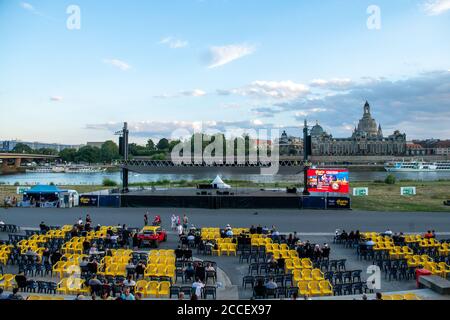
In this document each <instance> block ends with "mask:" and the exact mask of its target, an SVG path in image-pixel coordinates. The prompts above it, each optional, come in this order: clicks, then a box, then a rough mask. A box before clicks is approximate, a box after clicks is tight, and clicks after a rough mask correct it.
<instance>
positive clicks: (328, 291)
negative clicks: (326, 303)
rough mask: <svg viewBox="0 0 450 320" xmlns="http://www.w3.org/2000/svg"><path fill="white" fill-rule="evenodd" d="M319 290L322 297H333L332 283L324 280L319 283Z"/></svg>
mask: <svg viewBox="0 0 450 320" xmlns="http://www.w3.org/2000/svg"><path fill="white" fill-rule="evenodd" d="M319 288H320V292H321V295H322V296H332V295H333V286H332V285H331V283H330V281H328V280H323V281H320V282H319Z"/></svg>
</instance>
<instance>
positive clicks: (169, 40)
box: [159, 37, 189, 49]
mask: <svg viewBox="0 0 450 320" xmlns="http://www.w3.org/2000/svg"><path fill="white" fill-rule="evenodd" d="M159 43H160V44H164V45H167V46H168V47H169V48H171V49H180V48H184V47H187V46H188V45H189V42H188V41H186V40H181V39H177V38H173V37H166V38H164V39H162V40H161V41H160V42H159Z"/></svg>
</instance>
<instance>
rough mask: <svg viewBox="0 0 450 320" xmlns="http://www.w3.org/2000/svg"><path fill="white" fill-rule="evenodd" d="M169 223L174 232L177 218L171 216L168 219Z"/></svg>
mask: <svg viewBox="0 0 450 320" xmlns="http://www.w3.org/2000/svg"><path fill="white" fill-rule="evenodd" d="M170 222H171V228H172V231H175V230H176V229H177V217H176V216H175V215H174V214H172V217H171V218H170Z"/></svg>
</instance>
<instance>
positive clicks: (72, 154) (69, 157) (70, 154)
mask: <svg viewBox="0 0 450 320" xmlns="http://www.w3.org/2000/svg"><path fill="white" fill-rule="evenodd" d="M76 156H77V150H75V149H69V148H67V149H63V150H61V151H60V152H59V157H60V158H61V160H62V161H65V162H74V161H75V158H76Z"/></svg>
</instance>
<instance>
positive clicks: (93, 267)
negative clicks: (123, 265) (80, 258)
mask: <svg viewBox="0 0 450 320" xmlns="http://www.w3.org/2000/svg"><path fill="white" fill-rule="evenodd" d="M87 267H88V270H89V272H90V273H93V274H96V273H97V271H98V263H97V260H96V259H92V260H91V261H89V263H88V264H87Z"/></svg>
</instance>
